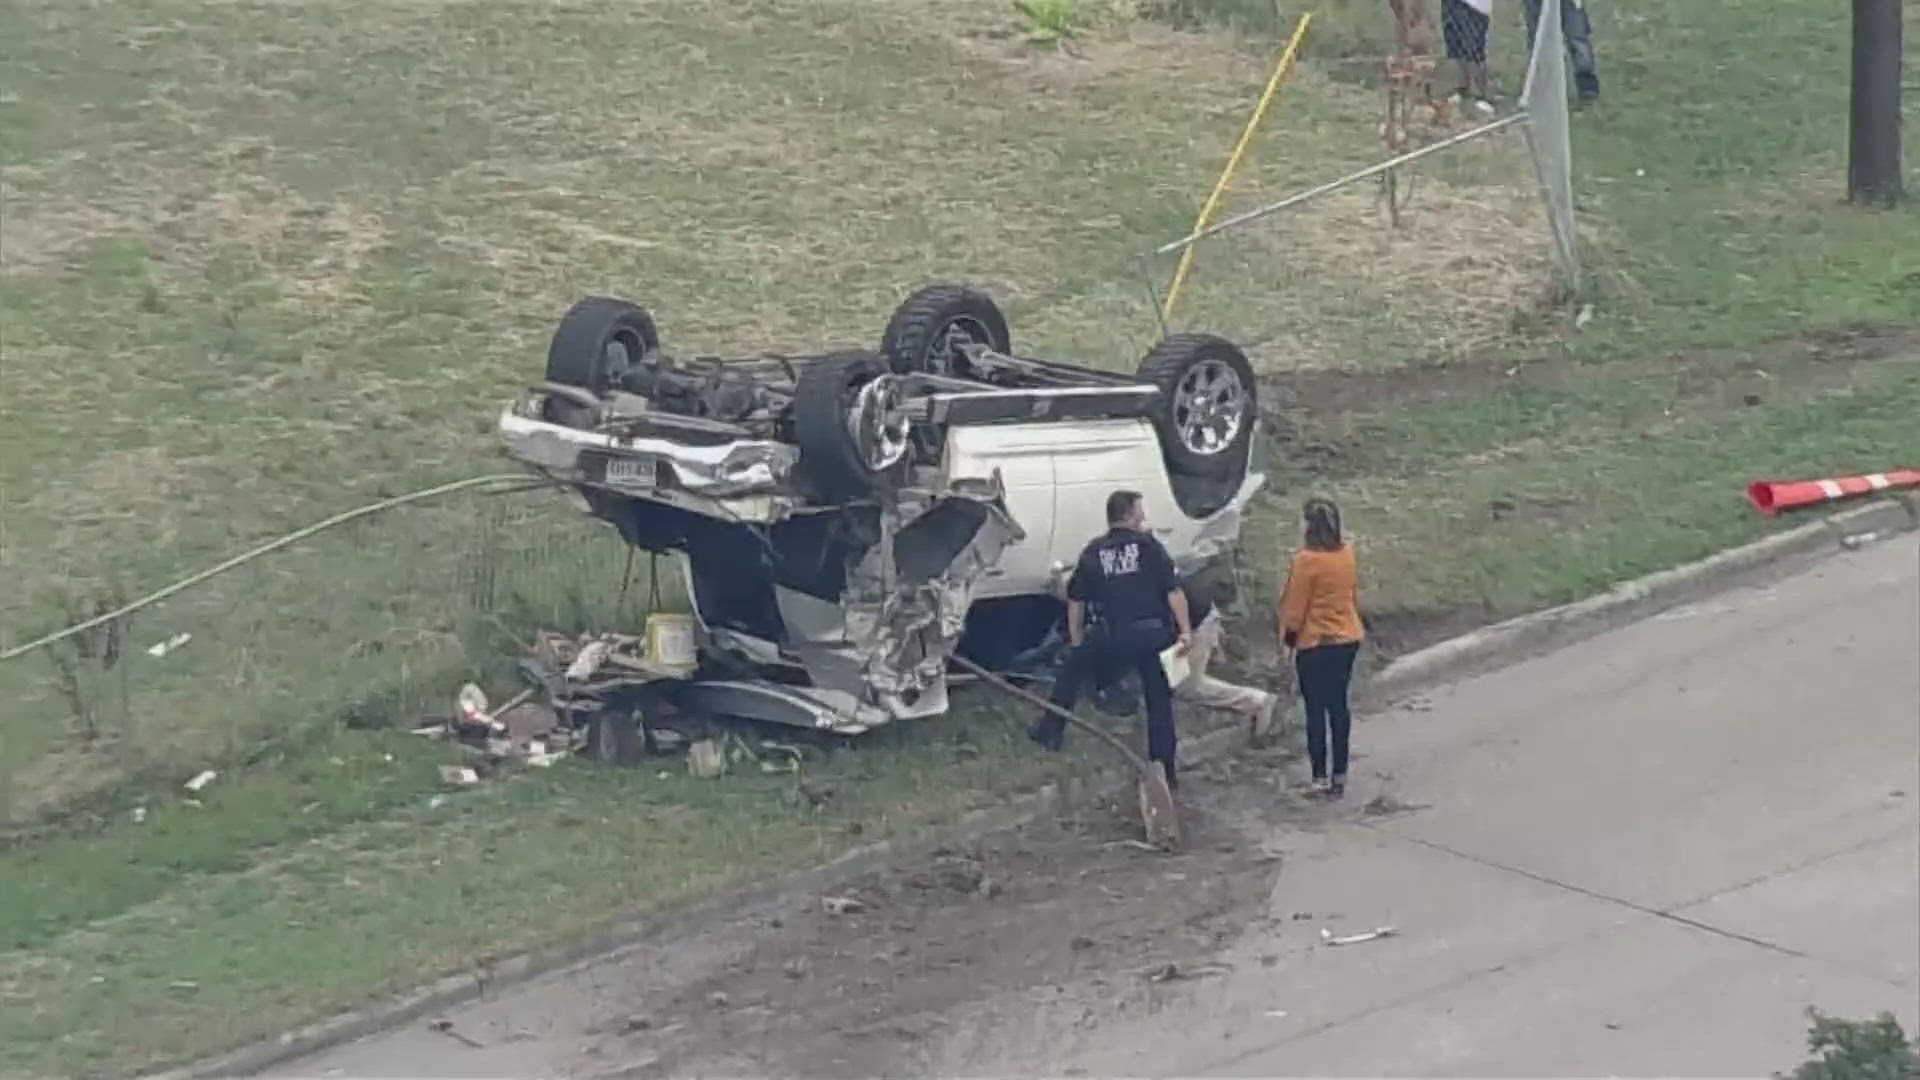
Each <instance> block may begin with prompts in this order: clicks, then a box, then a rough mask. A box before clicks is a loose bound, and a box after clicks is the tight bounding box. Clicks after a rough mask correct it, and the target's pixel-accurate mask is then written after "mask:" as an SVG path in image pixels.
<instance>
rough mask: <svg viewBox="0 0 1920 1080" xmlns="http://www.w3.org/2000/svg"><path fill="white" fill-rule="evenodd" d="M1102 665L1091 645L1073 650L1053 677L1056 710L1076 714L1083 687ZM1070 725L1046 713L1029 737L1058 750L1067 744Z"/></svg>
mask: <svg viewBox="0 0 1920 1080" xmlns="http://www.w3.org/2000/svg"><path fill="white" fill-rule="evenodd" d="M1099 663H1100V656H1099V651H1098V650H1097V649H1095V648H1094V647H1093V646H1091V645H1081V646H1080V647H1079V648H1077V649H1075V648H1069V649H1068V650H1067V658H1066V660H1065V661H1064V662H1063V663H1061V665H1060V673H1059V674H1057V675H1055V676H1054V677H1053V690H1052V692H1051V693H1049V694H1048V695H1047V700H1048V701H1050V702H1052V703H1053V705H1054V707H1055V708H1058V709H1062V710H1064V711H1066V712H1072V711H1073V707H1074V706H1075V705H1078V704H1079V703H1080V687H1081V685H1082V684H1084V683H1085V682H1086V681H1087V678H1088V676H1089V674H1090V673H1091V672H1093V671H1094V670H1096V668H1097V666H1098V665H1099ZM1066 735H1067V722H1066V721H1065V720H1062V719H1061V718H1060V717H1058V716H1056V715H1054V714H1053V713H1051V712H1042V713H1041V714H1040V719H1039V720H1037V721H1035V722H1034V725H1033V726H1032V727H1030V728H1028V729H1027V737H1028V738H1031V739H1032V740H1033V741H1034V742H1037V743H1039V744H1040V745H1041V746H1044V747H1046V748H1047V749H1049V750H1058V749H1060V747H1061V745H1062V744H1064V743H1065V741H1066Z"/></svg>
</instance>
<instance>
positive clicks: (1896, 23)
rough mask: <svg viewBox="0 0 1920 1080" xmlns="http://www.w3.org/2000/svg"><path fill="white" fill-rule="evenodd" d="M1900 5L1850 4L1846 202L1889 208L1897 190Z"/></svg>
mask: <svg viewBox="0 0 1920 1080" xmlns="http://www.w3.org/2000/svg"><path fill="white" fill-rule="evenodd" d="M1900 4H1901V0H1853V103H1852V107H1851V109H1850V110H1849V113H1848V125H1847V126H1848V140H1847V198H1848V200H1849V201H1851V202H1854V203H1857V204H1859V205H1862V206H1882V207H1886V206H1892V205H1894V204H1895V203H1898V202H1899V201H1900V199H1901V195H1902V192H1901V185H1900V59H1901V42H1900Z"/></svg>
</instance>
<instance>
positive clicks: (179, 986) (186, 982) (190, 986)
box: [167, 979, 200, 990]
mask: <svg viewBox="0 0 1920 1080" xmlns="http://www.w3.org/2000/svg"><path fill="white" fill-rule="evenodd" d="M167 989H169V990H198V989H200V984H199V983H197V982H194V981H193V980H192V979H175V980H173V981H172V982H170V983H168V984H167Z"/></svg>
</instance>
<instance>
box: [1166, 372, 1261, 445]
mask: <svg viewBox="0 0 1920 1080" xmlns="http://www.w3.org/2000/svg"><path fill="white" fill-rule="evenodd" d="M1246 422H1247V388H1246V385H1245V384H1244V383H1243V382H1242V380H1241V378H1240V373H1239V372H1237V371H1235V370H1233V368H1232V366H1231V365H1229V364H1227V363H1226V362H1225V361H1223V360H1202V361H1201V362H1199V363H1197V364H1195V365H1193V366H1192V367H1190V368H1188V369H1187V372H1186V374H1184V375H1182V376H1180V381H1179V383H1178V384H1176V385H1175V386H1174V391H1173V428H1174V431H1175V432H1176V433H1177V434H1178V435H1179V438H1180V445H1181V446H1183V447H1185V448H1186V449H1187V450H1188V451H1189V452H1191V453H1195V454H1218V453H1221V452H1222V451H1224V450H1226V449H1227V448H1228V447H1230V446H1232V445H1233V444H1234V440H1236V439H1238V438H1239V437H1240V429H1241V428H1242V427H1243V426H1245V424H1246Z"/></svg>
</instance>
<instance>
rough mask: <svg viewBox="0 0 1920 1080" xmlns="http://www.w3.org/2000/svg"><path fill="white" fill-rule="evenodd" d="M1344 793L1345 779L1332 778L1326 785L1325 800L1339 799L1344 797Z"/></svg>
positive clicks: (1345, 788)
mask: <svg viewBox="0 0 1920 1080" xmlns="http://www.w3.org/2000/svg"><path fill="white" fill-rule="evenodd" d="M1346 793H1347V778H1346V777H1344V776H1336V777H1334V778H1333V782H1332V783H1330V784H1328V785H1327V798H1329V799H1338V798H1341V797H1343V796H1344V795H1346Z"/></svg>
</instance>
